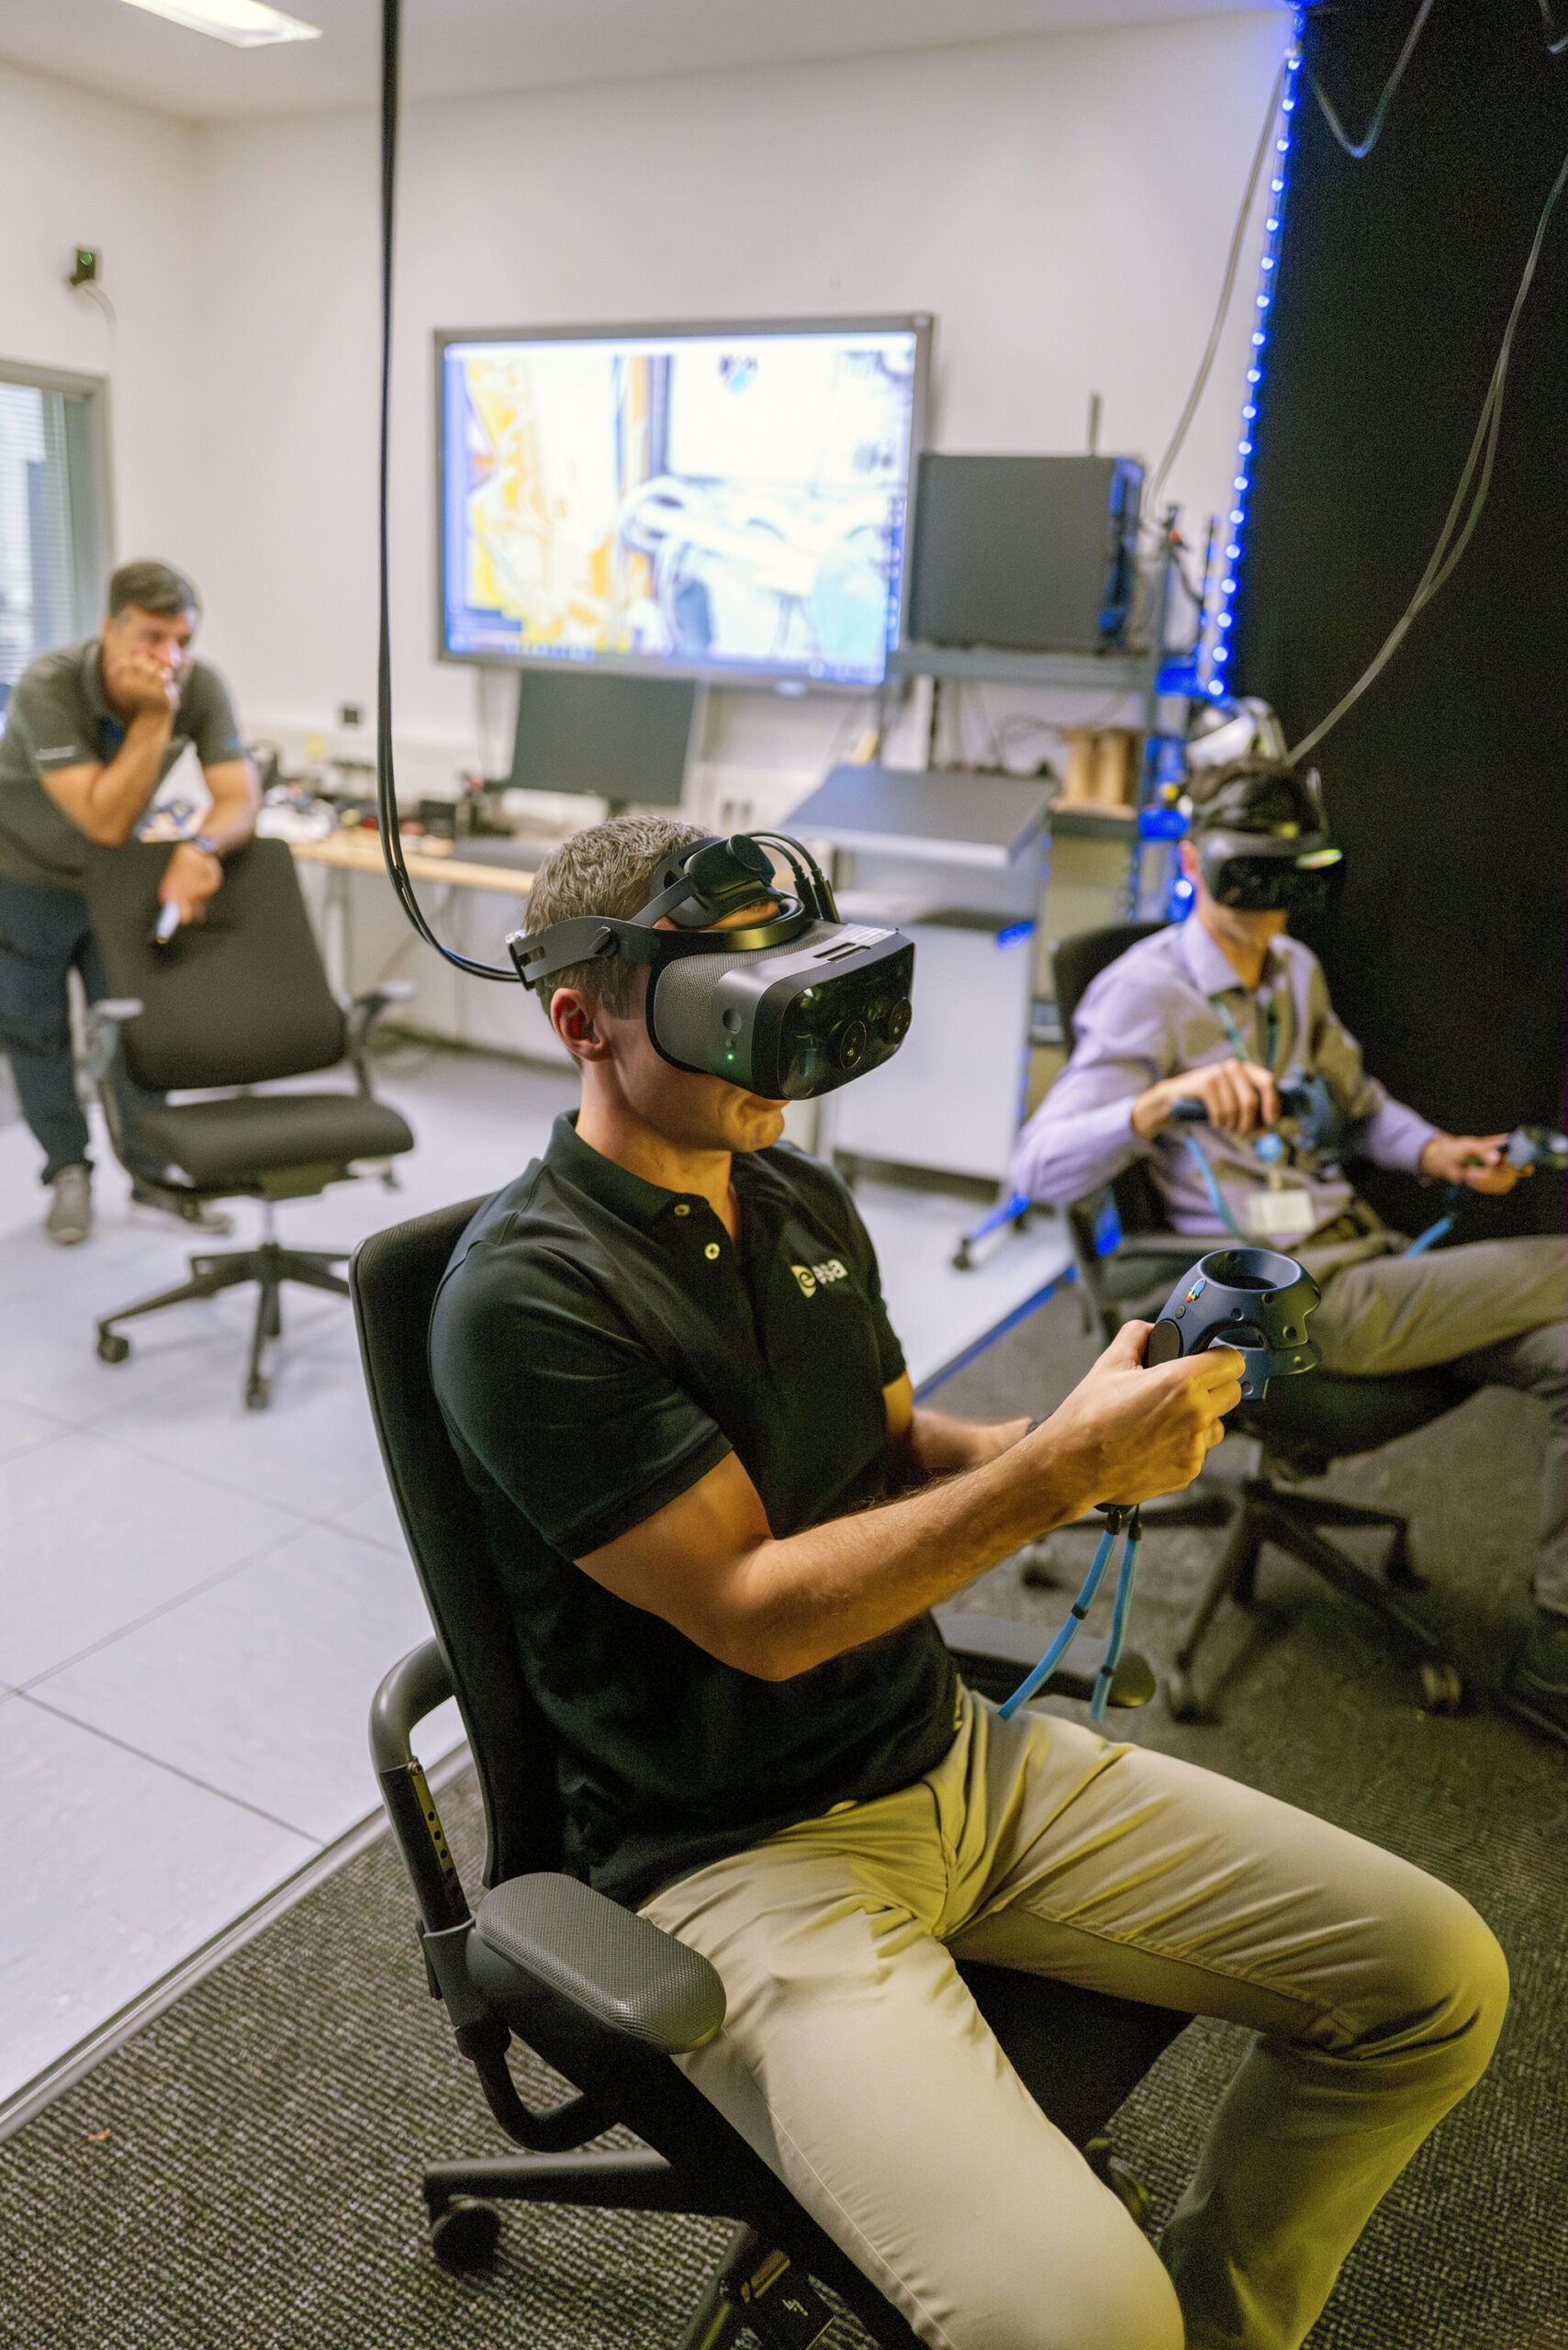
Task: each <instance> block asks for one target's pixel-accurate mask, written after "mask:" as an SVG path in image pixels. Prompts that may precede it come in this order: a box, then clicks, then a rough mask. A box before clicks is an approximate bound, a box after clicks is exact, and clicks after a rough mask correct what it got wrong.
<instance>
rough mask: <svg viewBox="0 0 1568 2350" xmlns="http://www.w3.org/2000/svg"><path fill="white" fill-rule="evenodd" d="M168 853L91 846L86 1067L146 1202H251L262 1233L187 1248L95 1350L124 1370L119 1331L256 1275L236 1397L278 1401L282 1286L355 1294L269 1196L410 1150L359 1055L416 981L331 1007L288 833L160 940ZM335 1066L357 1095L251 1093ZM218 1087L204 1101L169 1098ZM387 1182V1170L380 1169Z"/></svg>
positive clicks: (101, 1329)
mask: <svg viewBox="0 0 1568 2350" xmlns="http://www.w3.org/2000/svg"><path fill="white" fill-rule="evenodd" d="M169 854H170V851H169V847H168V845H167V843H152V842H130V843H128V844H127V845H126V846H125V847H123V848H116V849H104V848H92V849H89V850H88V852H87V865H86V871H85V875H84V881H83V888H84V892H85V895H86V899H87V903H88V905H89V907H90V909H91V911H92V916H93V928H94V931H95V934H96V936H97V941H98V946H99V949H100V952H101V953H102V956H103V959H104V968H105V971H106V975H107V978H108V983H109V988H110V990H111V992H110V994H109V995H108V997H106V999H105V1000H104V1001H103V1002H100V1003H96V1004H92V1005H90V1006H89V1007H88V1012H87V1065H88V1069H89V1070H90V1072H91V1074H92V1076H93V1078H94V1080H95V1082H96V1084H97V1088H98V1094H99V1099H100V1100H101V1101H102V1102H103V1105H104V1116H105V1120H106V1124H107V1126H108V1130H109V1138H110V1140H111V1142H112V1143H113V1145H114V1148H115V1154H116V1156H117V1158H118V1159H119V1161H120V1163H121V1165H122V1166H123V1167H124V1168H125V1169H126V1170H127V1172H128V1173H129V1175H130V1176H131V1177H132V1179H133V1181H135V1183H136V1184H137V1186H138V1189H139V1192H140V1194H141V1196H142V1197H143V1198H151V1200H153V1201H154V1202H155V1203H157V1204H158V1205H159V1206H161V1207H164V1208H168V1209H170V1210H171V1211H172V1212H173V1213H174V1214H177V1215H183V1216H185V1218H186V1219H187V1220H191V1219H194V1218H195V1217H196V1215H197V1214H199V1212H200V1209H201V1206H202V1204H203V1203H204V1202H207V1201H209V1200H226V1199H234V1198H239V1197H247V1198H251V1199H257V1200H260V1202H261V1203H262V1216H263V1236H262V1239H261V1241H260V1243H259V1244H258V1246H257V1247H256V1248H235V1249H228V1250H224V1251H221V1252H216V1253H208V1254H207V1255H204V1256H199V1257H193V1258H192V1259H191V1260H190V1261H191V1270H190V1279H189V1280H188V1281H182V1282H180V1284H179V1285H178V1287H177V1288H174V1289H167V1290H161V1291H160V1292H158V1294H157V1295H156V1296H155V1297H146V1298H142V1299H141V1300H140V1302H139V1303H138V1304H134V1305H126V1306H122V1307H120V1308H119V1310H118V1312H116V1313H114V1314H110V1315H106V1316H105V1318H104V1319H103V1320H102V1321H101V1322H100V1323H99V1324H98V1355H99V1358H100V1360H103V1361H104V1362H109V1363H118V1362H124V1360H126V1358H127V1356H128V1355H129V1352H130V1341H129V1338H127V1337H122V1335H121V1334H120V1332H119V1331H118V1328H117V1327H116V1325H117V1324H118V1323H120V1322H129V1321H132V1320H134V1319H136V1318H137V1317H138V1316H139V1315H144V1314H156V1313H158V1312H160V1311H161V1310H162V1307H164V1306H166V1305H179V1304H184V1303H185V1301H186V1300H187V1299H191V1298H198V1297H215V1296H216V1295H217V1294H218V1291H219V1290H225V1289H233V1288H235V1287H236V1286H237V1285H239V1284H241V1283H242V1282H245V1281H254V1282H255V1283H256V1285H257V1291H258V1295H257V1299H256V1318H255V1324H254V1327H253V1330H252V1338H251V1351H250V1358H249V1361H248V1363H247V1366H246V1372H245V1402H246V1404H248V1405H249V1406H250V1408H251V1409H252V1411H261V1410H263V1409H264V1408H265V1406H266V1404H267V1401H268V1397H269V1393H270V1390H269V1386H268V1382H267V1381H266V1379H265V1377H264V1376H263V1371H262V1354H263V1348H264V1347H265V1346H266V1344H267V1341H268V1340H269V1339H272V1338H276V1337H279V1336H281V1333H282V1329H283V1312H282V1304H281V1292H282V1287H283V1284H284V1282H285V1281H298V1282H300V1283H302V1284H303V1285H305V1286H306V1287H308V1288H310V1289H323V1290H329V1291H330V1292H332V1293H333V1294H334V1295H337V1296H342V1297H346V1296H347V1295H348V1283H347V1282H346V1281H344V1280H343V1278H342V1275H341V1274H340V1273H338V1272H336V1271H334V1270H333V1268H334V1267H335V1266H337V1265H340V1264H341V1263H342V1260H343V1259H344V1258H346V1257H347V1255H348V1253H349V1252H348V1250H347V1249H346V1248H334V1249H314V1248H309V1249H308V1248H285V1247H284V1246H283V1245H282V1243H281V1242H280V1241H279V1240H278V1238H277V1234H276V1226H275V1222H274V1210H275V1205H276V1203H277V1202H278V1201H279V1200H293V1199H303V1198H313V1197H314V1196H315V1195H316V1194H317V1193H318V1192H323V1191H325V1189H326V1187H327V1185H328V1184H329V1183H338V1182H343V1181H347V1180H348V1179H349V1177H350V1176H351V1175H353V1173H354V1171H355V1166H356V1162H364V1161H371V1162H375V1161H382V1162H386V1161H388V1160H390V1159H392V1158H396V1157H397V1156H398V1154H399V1153H400V1152H402V1151H405V1150H411V1149H412V1148H413V1146H414V1137H413V1136H412V1135H411V1134H410V1132H409V1127H408V1125H407V1124H406V1123H405V1121H404V1120H403V1119H402V1118H400V1117H399V1116H398V1113H397V1111H396V1110H392V1109H389V1108H388V1107H387V1106H386V1103H385V1102H378V1101H377V1100H376V1099H375V1094H374V1093H373V1091H372V1090H371V1084H370V1069H369V1063H368V1059H367V1056H366V1046H367V1044H368V1041H369V1037H370V1032H371V1030H372V1028H373V1027H374V1026H375V1022H376V1020H377V1019H378V1018H379V1017H380V1015H381V1013H383V1012H384V1011H385V1010H386V1006H387V1005H388V1004H389V1003H391V1002H398V1001H400V1000H401V999H402V998H404V997H406V996H408V995H409V994H411V993H412V989H411V987H410V986H409V984H408V983H407V982H403V983H398V984H394V985H391V986H386V987H382V988H379V989H377V990H375V991H374V992H373V993H371V994H369V995H366V996H362V997H361V998H359V999H358V1001H357V1002H354V1003H353V1004H352V1005H350V1006H348V1007H347V1008H346V1009H345V1007H344V1006H343V1005H342V1004H341V1003H340V1002H338V1000H337V998H336V996H335V995H334V994H333V993H332V990H331V989H330V986H329V985H328V982H327V975H326V972H325V971H324V969H323V968H322V966H321V957H320V956H319V953H318V951H317V946H316V941H315V937H314V935H313V934H312V932H311V929H310V923H309V919H308V915H307V913H306V911H305V901H304V900H303V898H302V897H301V895H300V891H299V882H298V879H297V875H296V873H295V867H294V859H293V857H292V856H290V855H289V852H288V849H287V847H286V845H285V843H284V842H282V841H274V840H254V841H252V842H250V843H249V844H248V845H246V846H245V847H243V848H241V849H237V850H236V851H235V852H234V854H233V855H232V856H230V858H229V859H228V860H227V870H226V872H225V875H224V881H223V887H222V889H221V890H219V891H218V895H217V896H216V897H215V898H212V899H209V900H208V901H207V920H206V922H205V923H196V924H193V925H191V926H190V927H188V928H185V929H183V930H179V931H176V932H175V934H174V937H173V938H172V939H171V940H170V941H169V943H168V945H167V946H155V945H154V944H153V943H152V927H153V924H154V923H155V921H156V920H157V916H158V885H159V883H160V881H161V880H162V876H163V868H164V867H165V865H166V864H167V863H168V859H169ZM345 1058H346V1059H348V1060H349V1061H350V1062H351V1063H352V1065H353V1072H354V1078H355V1090H354V1091H353V1092H352V1093H347V1092H298V1093H272V1092H260V1093H259V1092H255V1091H252V1088H253V1087H255V1086H259V1085H262V1084H263V1083H265V1082H267V1081H269V1080H274V1079H277V1078H287V1077H303V1076H304V1075H305V1074H306V1073H307V1072H308V1071H309V1070H313V1069H331V1068H334V1067H335V1066H336V1065H337V1064H338V1063H339V1062H340V1061H342V1060H343V1059H345ZM218 1088H222V1089H224V1091H222V1092H221V1094H220V1095H218V1098H216V1099H208V1100H206V1101H199V1102H168V1101H165V1100H164V1099H163V1098H162V1097H163V1096H164V1095H165V1094H168V1093H174V1092H181V1093H185V1092H194V1091H203V1092H207V1093H212V1092H215V1091H216V1090H217V1089H218ZM383 1177H384V1180H386V1181H390V1180H391V1177H390V1169H388V1168H386V1166H385V1165H384V1166H383Z"/></svg>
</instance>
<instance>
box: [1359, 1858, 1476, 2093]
mask: <svg viewBox="0 0 1568 2350" xmlns="http://www.w3.org/2000/svg"><path fill="white" fill-rule="evenodd" d="M1507 2007H1508V1962H1507V1960H1506V1957H1505V1956H1504V1954H1503V1950H1502V1946H1501V1944H1500V1943H1499V1942H1498V1941H1497V1938H1496V1936H1495V1934H1494V1933H1493V1931H1492V1929H1491V1928H1490V1926H1488V1925H1487V1923H1486V1921H1485V1919H1484V1918H1483V1917H1482V1916H1481V1915H1480V1913H1479V1912H1478V1911H1477V1910H1475V1909H1473V1908H1472V1907H1471V1905H1470V1903H1469V1902H1468V1901H1466V1900H1465V1898H1464V1897H1463V1896H1462V1894H1458V1893H1455V1892H1454V1891H1453V1889H1452V1887H1451V1886H1446V1885H1443V1884H1440V1883H1439V1880H1438V1879H1437V1878H1435V1877H1428V1878H1426V1879H1424V1881H1423V1886H1422V1890H1421V1893H1420V1895H1419V1896H1418V1897H1417V1898H1416V1899H1415V1900H1413V1901H1412V1902H1411V1903H1410V1905H1409V1906H1408V1908H1406V1910H1405V1911H1404V1912H1403V1913H1402V1914H1401V1916H1400V1918H1399V1920H1398V1948H1397V1953H1396V1954H1395V1955H1394V1959H1393V1960H1392V1962H1391V1964H1390V1968H1389V1974H1388V1980H1387V1985H1386V2007H1385V2011H1384V2016H1383V2021H1382V2022H1381V2024H1379V2025H1374V2026H1373V2027H1372V2029H1371V2030H1370V2031H1368V2033H1367V2034H1366V2035H1365V2038H1364V2040H1363V2042H1362V2046H1363V2050H1364V2052H1365V2053H1368V2054H1372V2055H1375V2054H1377V2053H1380V2049H1387V2050H1388V2052H1389V2053H1391V2054H1393V2053H1394V2050H1395V2049H1397V2048H1398V2047H1400V2046H1401V2045H1403V2046H1404V2047H1406V2048H1408V2047H1410V2046H1411V2045H1413V2044H1423V2043H1424V2044H1426V2045H1428V2046H1432V2047H1439V2046H1440V2047H1442V2048H1443V2049H1444V2050H1445V2051H1446V2052H1447V2054H1448V2056H1449V2059H1450V2065H1451V2067H1452V2072H1453V2076H1454V2078H1455V2080H1456V2081H1459V2082H1461V2083H1462V2085H1463V2086H1464V2087H1470V2086H1471V2085H1472V2084H1473V2082H1475V2081H1477V2080H1479V2079H1480V2077H1481V2075H1482V2074H1483V2073H1484V2071H1485V2069H1486V2066H1487V2065H1488V2063H1489V2062H1490V2060H1491V2055H1492V2051H1493V2049H1494V2048H1495V2046H1496V2043H1497V2035H1498V2033H1499V2032H1500V2031H1501V2030H1502V2028H1503V2018H1504V2016H1505V2015H1506V2012H1507Z"/></svg>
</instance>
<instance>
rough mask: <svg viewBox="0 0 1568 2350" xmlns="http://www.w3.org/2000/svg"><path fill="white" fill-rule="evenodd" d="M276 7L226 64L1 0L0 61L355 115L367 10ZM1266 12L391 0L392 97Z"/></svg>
mask: <svg viewBox="0 0 1568 2350" xmlns="http://www.w3.org/2000/svg"><path fill="white" fill-rule="evenodd" d="M280 5H286V6H288V8H289V12H290V14H291V15H294V16H298V17H304V18H305V19H306V20H307V21H308V23H310V24H316V25H319V26H320V27H321V28H322V32H323V35H324V38H323V39H320V40H315V41H304V42H299V43H295V44H289V45H287V46H283V47H278V48H273V49H252V50H237V49H230V48H229V47H228V46H227V45H226V44H225V43H223V42H221V41H217V40H213V39H208V38H207V36H206V35H204V34H200V33H193V32H186V31H185V30H183V29H182V28H179V27H178V26H175V25H171V24H168V23H166V22H165V21H164V20H163V19H162V18H161V17H152V16H149V15H147V14H146V13H145V12H144V11H143V10H142V9H140V8H132V7H127V6H124V5H123V0H47V5H46V6H40V5H39V0H0V60H5V61H6V62H10V63H12V64H15V65H21V66H28V67H31V68H32V69H33V70H34V71H36V72H41V73H50V74H54V75H57V76H58V77H59V78H60V79H62V80H63V81H67V82H74V83H77V84H82V85H84V87H86V88H89V89H94V90H100V91H103V92H105V93H106V95H110V96H113V97H118V98H124V99H128V100H129V101H130V102H131V103H132V104H133V105H138V106H151V107H155V108H157V109H158V110H159V111H161V112H162V113H165V114H172V115H178V116H183V117H186V118H187V119H190V120H194V121H203V120H211V119H214V118H218V117H224V116H230V115H265V114H300V113H307V112H315V111H318V110H320V109H322V108H328V107H334V106H368V105H370V104H371V103H372V102H373V100H374V99H375V94H376V89H377V84H378V68H377V57H378V48H379V39H380V17H381V11H380V8H379V6H377V5H376V0H280ZM1271 5H1273V6H1282V5H1284V0H657V5H655V0H407V6H406V9H405V37H404V50H405V66H404V93H405V95H406V96H408V97H410V98H439V97H462V96H467V95H475V94H478V93H482V92H493V91H498V90H524V89H538V88H549V87H560V86H562V85H564V84H569V83H574V82H608V81H628V80H644V79H647V78H649V77H650V76H653V75H655V74H661V73H700V72H703V71H711V70H713V69H716V68H719V67H723V66H735V65H774V64H785V63H793V62H802V61H804V60H807V59H812V58H834V57H855V56H866V55H869V54H873V53H876V52H879V51H888V50H900V49H933V48H945V47H947V46H949V45H951V44H953V43H955V42H959V41H969V40H985V39H999V38H1002V37H1005V36H1006V35H1008V34H1018V33H1040V32H1063V31H1069V30H1083V31H1086V30H1089V29H1091V28H1103V27H1106V26H1110V25H1117V24H1127V25H1132V24H1156V23H1162V22H1172V21H1174V20H1176V19H1178V18H1181V17H1200V16H1222V15H1223V16H1233V15H1234V16H1243V15H1249V14H1257V13H1258V12H1259V11H1260V9H1265V8H1268V7H1270V6H1271Z"/></svg>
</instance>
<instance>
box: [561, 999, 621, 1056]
mask: <svg viewBox="0 0 1568 2350" xmlns="http://www.w3.org/2000/svg"><path fill="white" fill-rule="evenodd" d="M550 1025H551V1027H552V1028H554V1031H555V1034H556V1035H557V1036H559V1038H560V1039H561V1042H562V1044H563V1045H565V1046H566V1050H567V1051H568V1052H569V1053H570V1054H571V1056H572V1058H573V1059H574V1060H577V1061H603V1060H608V1059H609V1058H610V1046H609V1044H608V1043H607V1042H606V1039H605V1037H604V1035H603V1033H602V1031H601V1030H600V1028H599V1025H598V1022H597V1015H596V1012H595V1007H594V1006H593V1005H592V1004H591V1003H589V1002H588V998H587V997H586V996H585V995H582V994H580V993H579V991H578V990H577V989H576V988H557V989H556V990H555V992H554V995H553V996H552V997H551V999H550Z"/></svg>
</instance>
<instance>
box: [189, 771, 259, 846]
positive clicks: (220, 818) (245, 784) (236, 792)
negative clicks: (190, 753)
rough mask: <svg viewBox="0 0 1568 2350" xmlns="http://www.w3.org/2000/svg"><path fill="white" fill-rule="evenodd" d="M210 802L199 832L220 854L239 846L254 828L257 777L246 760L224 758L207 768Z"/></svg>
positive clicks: (247, 838) (246, 839)
mask: <svg viewBox="0 0 1568 2350" xmlns="http://www.w3.org/2000/svg"><path fill="white" fill-rule="evenodd" d="M207 789H208V790H209V791H210V792H211V794H212V805H211V807H210V808H209V809H208V810H207V815H206V818H205V820H204V821H203V823H202V828H201V829H202V831H203V833H204V834H206V836H207V839H208V840H210V841H211V842H212V843H213V845H215V847H217V848H218V851H219V852H220V854H222V855H225V856H226V855H227V854H228V852H229V851H230V849H234V848H241V847H243V845H244V844H245V843H246V842H247V841H248V840H249V839H250V837H251V835H252V833H253V832H254V831H255V829H256V806H257V797H258V795H257V791H256V776H255V770H254V768H253V767H252V765H251V762H250V761H249V759H231V760H226V761H225V763H224V765H223V766H222V767H208V768H207Z"/></svg>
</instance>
